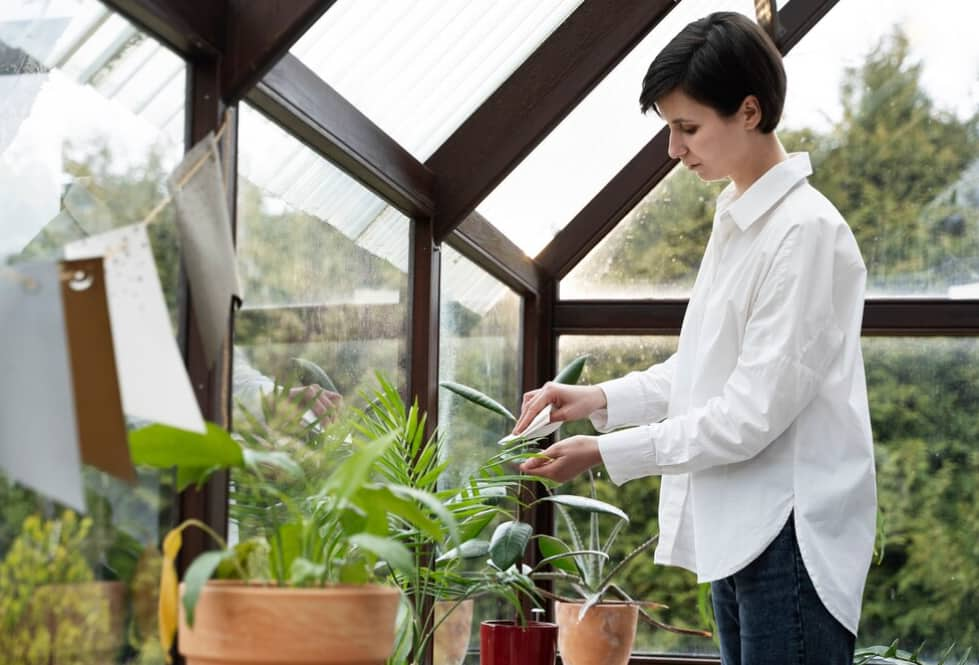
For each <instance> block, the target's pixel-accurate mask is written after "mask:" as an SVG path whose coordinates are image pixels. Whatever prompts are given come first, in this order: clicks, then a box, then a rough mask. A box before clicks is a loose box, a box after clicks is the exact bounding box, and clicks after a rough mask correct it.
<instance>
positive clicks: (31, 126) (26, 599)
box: [0, 0, 186, 663]
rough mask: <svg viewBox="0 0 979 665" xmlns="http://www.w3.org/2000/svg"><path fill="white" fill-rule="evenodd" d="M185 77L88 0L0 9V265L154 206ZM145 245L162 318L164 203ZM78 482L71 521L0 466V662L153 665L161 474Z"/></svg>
mask: <svg viewBox="0 0 979 665" xmlns="http://www.w3.org/2000/svg"><path fill="white" fill-rule="evenodd" d="M185 70H186V66H185V63H184V61H183V60H182V59H180V58H179V57H177V56H176V55H174V54H173V53H171V52H169V51H168V50H166V49H165V48H164V47H163V46H162V45H161V44H159V43H158V42H156V41H155V40H154V39H153V38H151V37H149V36H148V35H146V34H144V33H142V32H140V31H139V30H138V29H137V28H136V27H135V26H133V25H131V24H130V23H128V22H126V21H125V20H123V19H122V18H120V17H119V16H117V15H115V14H114V13H112V12H111V11H109V10H108V9H107V8H106V7H105V6H104V5H102V4H101V3H98V2H94V1H91V0H61V1H52V2H32V1H30V0H7V1H5V2H3V3H0V200H2V201H3V210H2V212H0V263H2V262H5V261H17V260H27V259H32V258H34V259H52V258H55V257H57V256H58V255H59V254H60V250H61V248H62V246H63V245H64V244H65V243H67V242H70V241H72V240H75V239H78V238H82V237H85V236H88V235H94V234H98V233H100V232H103V231H106V230H109V229H112V228H116V227H120V226H125V225H128V224H132V223H134V222H138V221H140V220H141V219H143V218H144V217H145V216H146V214H147V213H148V212H149V211H150V210H152V209H153V208H154V207H155V206H156V204H157V203H158V202H159V201H160V200H161V199H162V198H163V197H164V196H165V194H166V187H165V179H166V176H167V174H168V173H169V171H170V170H171V169H172V168H173V167H174V166H175V165H176V164H177V163H178V161H179V160H180V157H181V156H182V154H183V151H184V145H183V132H184V109H185V93H184V89H185V79H186V74H185ZM150 236H151V240H152V243H153V250H154V254H155V256H156V259H157V266H158V269H159V272H160V276H161V281H162V283H163V286H164V291H165V295H166V299H167V303H168V305H169V306H170V308H171V314H172V315H174V316H175V313H176V302H177V292H176V285H177V279H178V274H179V261H178V258H177V251H176V244H175V238H176V233H175V230H174V229H173V220H172V217H171V213H170V211H169V210H166V211H164V213H163V215H162V216H161V218H160V221H159V223H157V224H155V225H154V226H153V227H151V229H150ZM8 443H9V442H4V444H3V445H7V444H8ZM18 443H19V445H30V442H18ZM83 476H84V487H85V508H86V510H85V513H84V514H78V513H76V512H75V511H73V510H70V509H67V508H66V507H64V506H62V505H59V504H58V503H56V502H55V501H53V500H51V499H49V498H46V497H44V496H41V495H38V494H37V493H35V492H33V491H29V490H27V489H24V488H23V487H20V486H18V485H16V484H15V483H13V482H11V481H10V480H9V479H8V478H6V477H4V476H3V475H2V473H0V506H2V511H0V620H2V623H3V624H4V626H5V628H4V630H3V631H0V654H3V657H4V658H7V659H10V662H18V663H20V662H78V663H89V662H91V663H96V662H97V663H116V662H119V663H121V662H137V661H138V662H141V663H162V662H163V654H162V652H161V650H160V647H159V643H158V641H157V636H156V631H157V624H156V617H155V606H156V595H157V593H158V589H159V570H160V555H159V549H158V546H159V543H160V540H161V538H162V536H163V534H164V533H166V531H167V530H168V529H169V528H170V527H171V526H173V524H174V523H175V519H176V514H175V512H174V510H175V500H174V497H175V493H174V491H173V478H172V477H171V474H166V473H165V474H158V473H152V472H145V471H142V470H139V471H138V476H139V482H138V484H137V485H135V486H130V485H128V484H126V483H123V482H122V481H119V480H116V479H115V478H112V477H110V476H108V475H106V474H104V473H102V472H100V471H98V470H96V469H94V468H89V467H84V468H83ZM28 652H29V653H30V654H31V655H30V656H28Z"/></svg>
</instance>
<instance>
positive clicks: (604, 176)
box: [478, 0, 755, 256]
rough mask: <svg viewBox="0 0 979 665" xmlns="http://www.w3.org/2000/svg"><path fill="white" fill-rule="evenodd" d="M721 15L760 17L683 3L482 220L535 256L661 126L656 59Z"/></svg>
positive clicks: (745, 8)
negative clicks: (651, 107) (644, 88)
mask: <svg viewBox="0 0 979 665" xmlns="http://www.w3.org/2000/svg"><path fill="white" fill-rule="evenodd" d="M721 9H725V10H731V11H738V12H741V13H743V14H746V15H748V16H752V17H754V15H755V13H754V12H755V10H754V4H753V3H752V2H751V0H684V2H681V3H679V4H678V5H677V6H676V7H675V8H674V9H673V10H672V11H671V12H670V13H669V14H667V15H666V17H665V18H664V19H663V21H662V22H661V23H660V24H659V25H658V26H656V28H655V29H654V30H653V31H652V32H651V33H650V34H649V35H647V37H646V38H645V39H643V41H641V42H640V43H639V45H638V46H636V47H635V48H634V49H633V50H632V52H631V53H630V54H629V55H628V56H626V57H625V59H623V60H622V62H620V63H619V64H618V66H616V68H615V69H614V70H613V71H612V72H611V73H610V74H609V75H608V76H606V77H605V80H603V81H602V82H601V83H600V84H599V85H598V86H597V87H596V88H595V89H594V90H593V91H592V92H591V93H589V95H588V96H587V97H586V98H585V99H584V101H582V102H581V103H580V104H579V105H578V106H577V108H575V110H574V111H572V112H571V113H570V114H569V115H568V117H566V118H565V119H564V120H563V121H561V124H559V125H558V126H557V127H556V128H555V129H554V131H552V132H551V133H550V134H549V135H548V137H547V138H546V139H544V141H543V142H541V144H540V145H538V146H537V147H536V148H535V149H534V151H533V152H532V153H531V154H530V155H529V156H528V157H527V159H525V160H523V162H521V164H520V165H519V166H518V167H517V168H516V169H515V170H514V171H513V172H512V173H511V174H510V175H509V176H507V178H506V180H504V181H503V182H502V183H501V184H500V185H499V186H498V187H497V188H496V189H495V190H494V191H493V192H492V193H491V194H490V195H489V196H488V197H487V198H486V199H485V200H484V201H483V202H482V203H481V204H480V205H479V208H478V210H479V212H480V214H482V215H483V216H484V217H485V218H486V219H488V220H489V221H490V222H491V223H492V224H493V225H494V226H496V227H497V228H498V229H500V230H501V231H503V232H504V233H505V234H506V235H507V237H509V238H510V239H512V240H513V241H514V242H515V243H517V245H518V246H519V247H520V248H521V249H523V250H524V252H526V253H527V254H528V255H529V256H534V255H536V254H537V253H538V252H539V251H540V250H541V249H543V248H544V246H545V245H547V243H548V242H550V240H551V239H552V238H553V237H554V235H555V234H556V233H557V232H558V231H560V230H561V229H562V228H564V226H565V225H566V224H567V223H568V222H570V221H571V219H572V218H573V217H574V216H575V215H576V214H577V213H578V211H580V210H581V209H582V208H583V207H584V206H585V204H587V203H588V201H590V200H591V199H592V198H593V197H594V196H595V194H597V193H598V192H599V190H601V188H602V187H603V186H604V185H605V183H607V182H608V181H609V179H610V178H611V177H612V176H613V175H615V174H616V173H617V172H618V171H619V169H621V168H622V167H623V166H625V165H626V163H627V162H628V161H629V160H630V159H632V157H633V156H634V155H635V154H636V153H637V152H638V151H639V149H640V148H642V146H644V145H645V144H646V143H647V142H648V141H649V140H650V139H651V138H652V137H653V136H654V135H655V134H656V132H658V131H659V129H660V127H662V125H663V123H662V121H661V120H660V119H659V117H657V116H656V114H655V113H650V114H649V115H647V116H643V115H642V114H641V113H639V92H640V89H641V83H642V79H643V76H644V75H645V74H646V69H647V68H648V67H649V63H650V62H652V60H653V58H654V57H655V55H656V54H657V53H659V51H660V50H661V49H662V48H663V47H664V46H665V45H666V44H667V42H669V40H670V39H672V38H673V36H674V35H676V33H677V32H679V31H680V29H682V28H683V26H685V25H686V24H687V23H689V22H690V21H693V20H695V19H697V18H700V17H701V16H704V15H706V14H709V13H710V12H712V11H718V10H721Z"/></svg>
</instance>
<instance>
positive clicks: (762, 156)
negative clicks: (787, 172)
mask: <svg viewBox="0 0 979 665" xmlns="http://www.w3.org/2000/svg"><path fill="white" fill-rule="evenodd" d="M755 139H756V141H754V142H753V143H754V145H752V146H751V149H750V150H747V151H746V153H747V158H746V159H745V160H744V161H742V167H741V168H739V169H738V172H737V173H732V174H731V180H732V181H733V182H734V192H735V195H736V196H741V195H742V194H744V193H745V192H746V191H747V190H748V188H749V187H751V186H752V185H753V184H755V181H756V180H758V178H760V177H762V176H763V175H765V174H766V173H767V172H768V170H769V169H771V168H772V167H773V166H775V165H776V164H778V163H780V162H784V161H785V160H786V159H788V157H789V156H788V154H787V153H786V152H785V148H783V147H782V142H781V141H779V140H778V136H776V135H775V132H771V133H769V134H758V135H756V136H755Z"/></svg>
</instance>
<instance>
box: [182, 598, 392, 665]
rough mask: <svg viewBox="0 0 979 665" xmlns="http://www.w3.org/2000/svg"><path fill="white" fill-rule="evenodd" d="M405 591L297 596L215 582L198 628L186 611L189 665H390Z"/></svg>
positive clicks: (201, 604) (184, 627)
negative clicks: (265, 664)
mask: <svg viewBox="0 0 979 665" xmlns="http://www.w3.org/2000/svg"><path fill="white" fill-rule="evenodd" d="M399 597H400V591H398V590H397V589H395V588H392V587H386V586H380V585H374V584H368V585H364V586H335V587H326V588H312V589H293V588H288V587H271V586H257V585H245V584H241V583H220V582H218V583H215V582H209V583H208V584H206V585H205V586H204V589H203V591H202V592H201V596H200V600H198V602H197V610H196V614H195V620H194V627H193V628H189V627H188V626H187V623H186V617H185V612H184V608H183V603H181V607H180V635H179V642H178V646H179V647H180V653H182V654H183V655H184V657H185V658H186V661H187V665H240V664H241V663H246V662H247V663H250V664H251V665H259V664H262V663H268V664H275V663H288V664H289V665H300V664H304V665H305V664H309V665H341V664H342V665H383V664H384V661H385V660H386V659H387V658H388V656H390V655H391V653H392V652H393V651H394V630H395V617H396V614H397V611H398V600H399Z"/></svg>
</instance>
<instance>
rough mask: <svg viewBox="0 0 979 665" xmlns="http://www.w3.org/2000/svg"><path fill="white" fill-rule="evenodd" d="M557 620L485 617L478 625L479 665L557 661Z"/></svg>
mask: <svg viewBox="0 0 979 665" xmlns="http://www.w3.org/2000/svg"><path fill="white" fill-rule="evenodd" d="M556 655H557V624H556V623H545V622H542V621H528V622H527V625H526V626H521V625H520V624H518V623H516V622H513V621H484V622H482V623H481V624H480V625H479V665H554V659H555V656H556Z"/></svg>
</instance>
